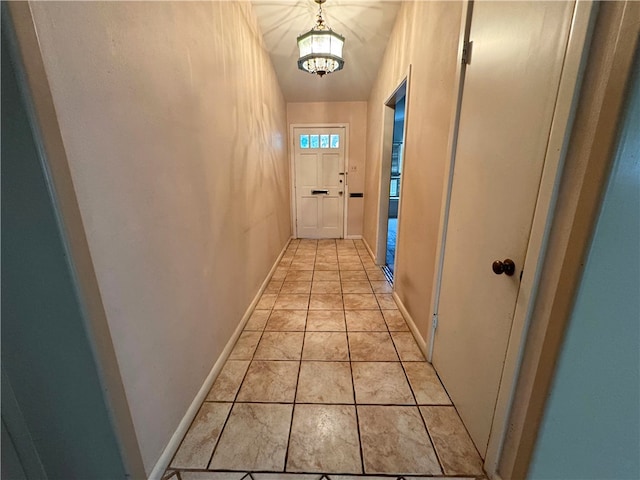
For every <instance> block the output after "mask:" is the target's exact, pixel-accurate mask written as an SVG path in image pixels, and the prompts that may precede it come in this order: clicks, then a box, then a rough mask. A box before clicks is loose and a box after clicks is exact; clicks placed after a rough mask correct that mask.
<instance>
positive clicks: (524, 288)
mask: <svg viewBox="0 0 640 480" xmlns="http://www.w3.org/2000/svg"><path fill="white" fill-rule="evenodd" d="M472 10H473V6H472V4H471V2H465V5H464V7H463V12H462V28H461V32H460V44H459V52H458V67H457V72H456V84H457V85H456V86H457V90H458V95H457V97H456V100H455V103H454V118H453V120H452V128H451V129H450V136H449V144H448V148H447V154H448V157H449V159H450V161H449V165H447V166H446V171H445V185H444V189H443V202H442V210H441V224H440V228H439V232H438V236H439V243H438V250H437V258H438V259H439V265H438V268H437V269H436V273H435V281H434V290H433V295H432V312H433V317H432V318H436V317H437V315H438V303H439V297H440V288H441V283H442V266H443V260H444V254H445V249H446V233H447V224H448V215H449V208H450V202H451V189H452V183H453V173H454V167H455V156H456V145H457V137H458V127H459V117H460V107H461V104H462V95H463V89H464V75H465V70H466V66H465V65H463V64H462V49H463V46H464V45H465V42H466V41H467V40H468V39H469V30H470V28H471V20H472ZM595 12H596V7H595V4H594V2H593V1H591V0H577V1H576V4H575V7H574V12H573V19H572V23H571V30H570V33H569V40H568V43H567V50H566V52H565V58H564V65H563V68H562V73H561V77H560V85H559V90H558V96H557V99H556V106H555V109H554V113H553V121H552V126H551V132H550V136H549V143H548V145H547V151H546V154H545V160H544V167H543V173H542V179H541V182H540V188H539V194H538V200H537V203H536V208H535V213H534V218H533V225H532V228H531V234H530V238H529V245H528V247H527V254H526V258H525V263H524V267H523V270H524V273H523V276H522V282H521V285H520V290H519V293H518V298H517V300H516V308H515V314H514V320H513V324H512V328H511V333H510V336H509V343H508V345H507V352H506V357H505V363H504V367H503V373H502V378H501V381H500V387H499V391H498V399H497V402H496V408H495V411H494V417H493V422H492V425H491V433H490V436H489V445H488V449H487V454H486V458H485V462H484V467H485V470H486V472H487V473H488V475H489V477H490V478H497V477H496V469H497V466H498V462H499V460H500V455H501V452H502V447H503V444H504V439H505V433H506V427H507V420H508V416H509V413H510V410H511V405H512V402H513V398H514V393H515V387H516V379H517V375H518V370H519V367H520V363H521V357H522V353H523V347H524V344H525V340H526V335H527V330H528V329H527V327H528V324H529V320H530V317H531V314H532V311H531V310H532V307H533V305H534V303H535V302H534V301H535V296H536V294H537V287H538V277H539V270H540V267H541V265H542V261H543V260H544V256H545V253H546V243H547V239H548V236H549V227H550V225H551V222H552V220H553V216H554V206H555V203H556V196H557V191H558V188H559V183H560V178H561V175H562V171H563V165H564V159H565V156H566V148H567V144H568V142H569V137H570V134H571V127H572V123H573V118H574V115H575V109H576V106H577V98H578V95H577V94H578V93H579V89H580V84H581V81H582V75H583V71H584V66H585V60H586V55H587V53H588V47H589V44H590V40H591V33H592V28H593V22H594V19H595V17H596V15H595ZM432 325H433V323H432ZM429 335H430V338H429V342H428V343H429V351H428V356H427V358H428V360H429V361H431V359H432V355H433V340H434V331H433V329H432V328H430V329H429Z"/></svg>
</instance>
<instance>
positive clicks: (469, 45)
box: [462, 42, 473, 65]
mask: <svg viewBox="0 0 640 480" xmlns="http://www.w3.org/2000/svg"><path fill="white" fill-rule="evenodd" d="M472 49H473V42H464V45H463V46H462V64H463V65H469V64H471V50H472Z"/></svg>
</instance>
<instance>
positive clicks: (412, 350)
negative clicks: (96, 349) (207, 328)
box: [164, 240, 483, 480]
mask: <svg viewBox="0 0 640 480" xmlns="http://www.w3.org/2000/svg"><path fill="white" fill-rule="evenodd" d="M425 427H426V428H425ZM207 470H212V471H218V473H217V474H214V473H203V472H204V471H207ZM232 472H233V473H232ZM255 472H258V473H255ZM266 472H297V473H292V474H290V475H283V474H282V473H281V474H279V475H276V474H271V475H269V474H267V473H266ZM247 473H251V475H247ZM363 473H364V474H368V475H376V474H382V475H384V478H396V476H400V475H411V476H401V477H399V478H406V479H409V478H414V477H415V476H425V475H426V476H429V477H433V476H436V477H438V476H442V475H444V476H456V478H460V476H462V477H464V478H477V476H482V475H483V471H482V460H481V459H480V457H479V455H478V453H477V451H476V450H475V448H474V446H473V444H472V442H471V440H470V438H469V437H468V434H467V432H466V430H465V428H464V426H463V425H462V422H461V421H460V419H459V417H458V415H457V413H456V411H455V409H454V408H453V406H452V405H451V401H450V400H449V397H448V396H447V394H446V392H445V390H444V388H443V387H442V385H441V383H440V381H439V379H438V377H437V375H436V374H435V372H434V370H433V369H432V368H431V366H430V365H429V364H428V363H427V362H426V361H425V360H424V358H423V356H422V354H421V352H420V349H419V348H418V345H417V344H416V342H415V340H414V338H413V336H412V334H411V332H410V331H409V328H408V326H407V324H406V323H405V321H404V319H403V317H402V315H401V314H400V312H399V310H398V309H397V307H396V304H395V302H394V300H393V298H392V295H391V286H390V285H389V284H388V283H387V282H386V280H385V277H384V274H383V273H382V272H381V271H380V269H379V268H378V267H377V266H376V265H375V264H374V263H373V262H372V260H371V259H370V257H369V254H368V253H367V250H366V248H365V246H364V243H363V242H362V241H361V240H357V241H355V242H354V241H352V240H337V241H336V240H319V241H316V240H292V241H291V243H290V244H289V246H288V247H287V249H286V252H285V254H284V256H283V257H282V259H281V261H280V264H279V266H278V268H277V269H276V270H275V273H274V275H273V277H272V279H271V281H270V283H269V284H268V286H267V288H266V290H265V292H264V294H263V295H262V297H261V299H260V301H259V303H258V305H257V307H256V309H255V311H254V312H253V314H252V315H251V317H250V318H249V320H248V322H247V324H246V326H245V328H244V331H243V333H242V335H241V336H240V338H239V340H238V341H237V343H236V345H235V347H234V349H233V351H232V352H231V355H230V357H229V359H228V360H227V363H226V364H225V366H224V368H223V369H222V371H221V373H220V375H219V376H218V378H217V380H216V382H215V383H214V385H213V387H212V389H211V391H210V392H209V394H208V396H207V399H206V401H205V402H204V404H203V405H202V407H201V409H200V412H199V413H198V415H197V416H196V418H195V420H194V422H193V424H192V425H191V427H190V429H189V431H188V432H187V434H186V436H185V438H184V440H183V441H182V444H181V445H180V448H179V449H178V451H177V453H176V455H175V456H174V458H173V460H172V461H171V463H170V467H169V469H168V470H167V472H166V474H165V477H164V478H165V479H169V478H174V479H181V480H188V479H189V480H191V479H193V480H195V479H200V480H205V479H207V480H213V479H230V480H231V479H238V480H239V479H245V478H246V479H251V478H253V479H254V480H259V479H273V480H275V479H280V478H291V479H308V480H311V479H320V478H330V479H331V480H337V479H343V480H346V479H348V478H356V477H353V476H343V475H349V474H363ZM322 474H330V476H329V477H322ZM331 474H338V475H331ZM389 476H390V477H389ZM368 478H382V477H368Z"/></svg>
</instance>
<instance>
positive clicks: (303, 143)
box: [300, 135, 309, 148]
mask: <svg viewBox="0 0 640 480" xmlns="http://www.w3.org/2000/svg"><path fill="white" fill-rule="evenodd" d="M300 148H309V135H300Z"/></svg>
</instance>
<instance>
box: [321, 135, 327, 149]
mask: <svg viewBox="0 0 640 480" xmlns="http://www.w3.org/2000/svg"><path fill="white" fill-rule="evenodd" d="M320 148H329V135H320Z"/></svg>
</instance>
